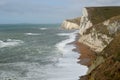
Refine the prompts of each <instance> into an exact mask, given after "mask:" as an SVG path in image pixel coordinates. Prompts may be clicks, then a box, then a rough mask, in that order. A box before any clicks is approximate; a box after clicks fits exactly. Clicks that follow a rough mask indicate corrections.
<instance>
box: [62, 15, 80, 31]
mask: <svg viewBox="0 0 120 80" xmlns="http://www.w3.org/2000/svg"><path fill="white" fill-rule="evenodd" d="M79 26H80V17H78V18H74V19H68V20H65V21H64V22H63V23H62V25H61V27H62V28H64V29H67V30H71V29H79Z"/></svg>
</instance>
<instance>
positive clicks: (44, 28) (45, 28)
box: [39, 28, 47, 30]
mask: <svg viewBox="0 0 120 80" xmlns="http://www.w3.org/2000/svg"><path fill="white" fill-rule="evenodd" d="M39 29H40V30H46V29H47V28H39Z"/></svg>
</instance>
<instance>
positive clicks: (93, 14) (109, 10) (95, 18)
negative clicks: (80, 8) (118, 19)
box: [86, 6, 120, 24]
mask: <svg viewBox="0 0 120 80" xmlns="http://www.w3.org/2000/svg"><path fill="white" fill-rule="evenodd" d="M86 9H87V11H88V13H89V14H88V18H89V19H90V21H91V22H92V23H93V24H98V23H100V22H103V21H105V20H107V19H109V18H111V17H113V16H118V15H119V14H120V7H119V6H118V7H112V6H111V7H86Z"/></svg>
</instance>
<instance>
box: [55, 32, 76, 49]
mask: <svg viewBox="0 0 120 80" xmlns="http://www.w3.org/2000/svg"><path fill="white" fill-rule="evenodd" d="M76 33H77V31H75V32H73V33H59V34H57V35H59V36H68V37H69V38H68V39H66V40H63V41H61V42H59V43H58V44H56V47H57V48H58V49H59V50H60V51H64V50H65V49H64V48H65V46H66V45H67V44H68V43H71V42H73V41H75V38H76Z"/></svg>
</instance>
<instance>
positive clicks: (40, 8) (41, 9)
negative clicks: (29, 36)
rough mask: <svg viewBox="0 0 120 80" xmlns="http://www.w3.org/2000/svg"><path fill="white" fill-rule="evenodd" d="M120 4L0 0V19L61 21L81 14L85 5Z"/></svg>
mask: <svg viewBox="0 0 120 80" xmlns="http://www.w3.org/2000/svg"><path fill="white" fill-rule="evenodd" d="M105 5H106V6H110V5H112V6H113V5H120V1H119V0H0V21H2V20H3V19H4V21H5V22H6V23H7V22H11V21H13V22H20V21H24V22H32V21H33V22H41V23H42V22H45V21H47V22H60V21H61V22H62V20H64V19H67V18H73V17H77V16H81V14H82V13H81V12H82V8H83V7H85V6H105Z"/></svg>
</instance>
